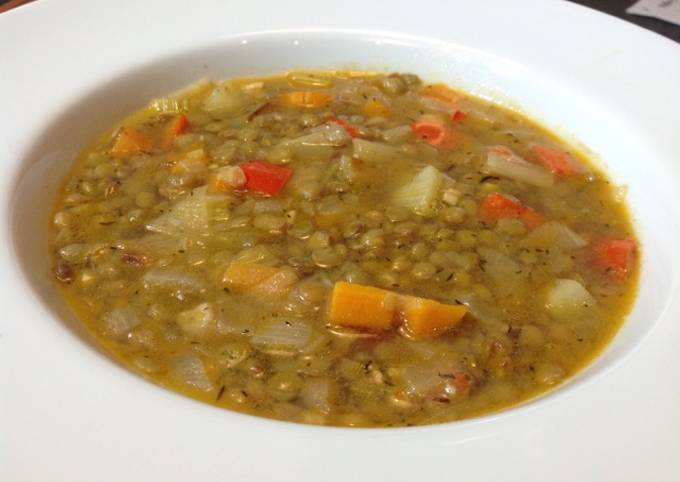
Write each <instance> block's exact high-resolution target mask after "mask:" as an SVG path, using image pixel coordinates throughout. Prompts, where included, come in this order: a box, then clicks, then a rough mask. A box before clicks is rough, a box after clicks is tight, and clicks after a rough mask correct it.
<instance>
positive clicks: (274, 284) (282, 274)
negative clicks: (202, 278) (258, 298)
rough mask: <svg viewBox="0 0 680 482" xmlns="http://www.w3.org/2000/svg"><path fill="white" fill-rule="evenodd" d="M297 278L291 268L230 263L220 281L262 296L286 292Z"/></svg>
mask: <svg viewBox="0 0 680 482" xmlns="http://www.w3.org/2000/svg"><path fill="white" fill-rule="evenodd" d="M297 280H298V278H297V275H296V274H295V272H294V271H293V270H292V268H289V267H283V268H275V267H273V266H267V265H264V264H259V263H238V262H236V263H231V264H230V265H229V267H228V268H227V270H226V271H225V272H224V276H223V277H222V282H223V283H224V284H225V286H227V288H229V289H233V290H235V291H239V292H243V293H249V294H254V295H262V296H278V295H282V294H285V293H287V292H288V291H289V290H290V287H291V286H292V285H293V284H295V283H296V282H297Z"/></svg>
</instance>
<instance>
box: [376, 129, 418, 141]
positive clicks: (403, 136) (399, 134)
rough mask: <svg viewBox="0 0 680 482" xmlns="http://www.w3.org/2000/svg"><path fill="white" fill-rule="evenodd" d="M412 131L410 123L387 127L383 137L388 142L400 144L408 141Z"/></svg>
mask: <svg viewBox="0 0 680 482" xmlns="http://www.w3.org/2000/svg"><path fill="white" fill-rule="evenodd" d="M412 132H413V131H412V129H411V126H410V125H403V126H397V127H392V128H390V129H385V130H384V131H383V132H382V138H383V140H384V141H385V142H387V143H388V144H399V143H401V142H405V141H407V140H408V139H409V138H410V137H411V134H412Z"/></svg>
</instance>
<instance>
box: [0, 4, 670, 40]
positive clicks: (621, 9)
mask: <svg viewBox="0 0 680 482" xmlns="http://www.w3.org/2000/svg"><path fill="white" fill-rule="evenodd" d="M31 1H41V0H0V13H2V12H6V11H7V10H10V9H12V8H16V7H19V6H21V5H24V4H26V3H30V2H31ZM53 1H56V0H53ZM562 1H567V0H562ZM569 1H571V2H572V3H578V4H580V5H584V6H586V7H590V8H593V9H595V10H599V11H601V12H605V13H608V14H610V15H614V16H615V17H619V18H621V19H623V20H626V21H628V22H632V23H634V24H636V25H639V26H641V27H644V28H646V29H649V30H652V31H654V32H656V33H658V34H661V35H663V36H665V37H668V38H670V39H672V40H675V41H676V42H680V25H675V24H673V23H670V22H666V21H664V20H659V19H656V18H651V17H643V16H640V15H633V14H629V13H626V9H627V8H628V7H630V6H631V5H633V4H634V3H636V1H637V0H569ZM673 1H678V0H666V1H665V2H663V1H661V0H658V1H657V2H656V3H657V4H661V3H669V2H670V3H672V2H673Z"/></svg>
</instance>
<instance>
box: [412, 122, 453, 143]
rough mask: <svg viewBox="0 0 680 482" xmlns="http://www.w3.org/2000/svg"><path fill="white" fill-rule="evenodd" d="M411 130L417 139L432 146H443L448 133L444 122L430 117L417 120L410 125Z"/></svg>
mask: <svg viewBox="0 0 680 482" xmlns="http://www.w3.org/2000/svg"><path fill="white" fill-rule="evenodd" d="M411 130H412V131H413V134H414V135H415V136H416V137H417V138H418V139H422V140H424V141H425V142H427V143H428V144H431V145H433V146H439V145H441V144H443V143H444V141H445V140H446V138H447V135H448V133H449V128H448V127H447V126H446V123H445V122H444V121H442V120H441V119H439V118H437V117H434V116H430V115H424V116H421V117H420V118H418V120H417V121H415V122H414V123H413V124H411Z"/></svg>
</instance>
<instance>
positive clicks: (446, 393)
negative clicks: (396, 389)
mask: <svg viewBox="0 0 680 482" xmlns="http://www.w3.org/2000/svg"><path fill="white" fill-rule="evenodd" d="M460 373H461V370H460V366H459V365H458V363H457V362H456V361H455V360H450V359H434V360H428V361H425V362H421V363H416V364H414V365H411V366H408V367H406V368H404V369H403V370H402V371H401V381H402V382H403V383H404V385H405V387H406V392H407V393H408V394H409V395H411V396H416V397H436V398H439V397H445V398H451V397H453V396H455V395H456V392H457V391H458V388H457V386H456V383H455V377H456V376H460Z"/></svg>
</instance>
